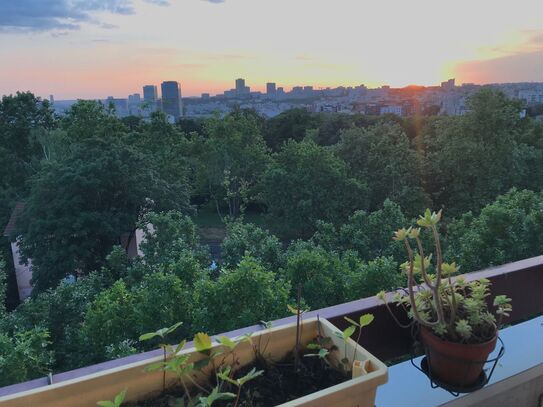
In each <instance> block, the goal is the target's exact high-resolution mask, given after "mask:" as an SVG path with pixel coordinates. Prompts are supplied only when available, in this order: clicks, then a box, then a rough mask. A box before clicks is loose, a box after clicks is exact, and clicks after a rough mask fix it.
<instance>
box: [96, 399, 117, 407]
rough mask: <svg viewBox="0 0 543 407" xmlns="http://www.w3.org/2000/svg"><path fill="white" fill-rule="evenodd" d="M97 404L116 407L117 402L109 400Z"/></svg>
mask: <svg viewBox="0 0 543 407" xmlns="http://www.w3.org/2000/svg"><path fill="white" fill-rule="evenodd" d="M96 404H97V405H99V406H102V407H115V404H113V402H111V401H109V400H103V401H99V402H98V403H96Z"/></svg>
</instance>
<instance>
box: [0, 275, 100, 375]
mask: <svg viewBox="0 0 543 407" xmlns="http://www.w3.org/2000/svg"><path fill="white" fill-rule="evenodd" d="M106 287H107V281H106V280H105V279H104V277H103V276H102V275H100V274H99V273H96V272H94V273H91V274H89V275H88V276H85V277H82V278H80V279H78V280H77V282H75V283H73V284H70V283H67V282H62V283H61V284H59V285H58V287H57V288H56V289H54V290H48V291H46V292H44V293H41V294H39V295H37V296H35V297H34V298H31V299H29V300H27V301H25V302H23V303H22V304H21V305H20V306H19V307H18V308H17V309H16V310H14V311H13V312H11V313H10V314H8V316H7V317H6V325H7V327H6V331H7V330H8V329H9V331H10V332H11V333H13V334H14V333H17V332H19V331H25V330H31V329H33V328H34V327H39V328H41V329H43V330H46V331H47V332H48V333H49V335H50V339H51V343H52V349H53V350H54V360H55V367H58V366H61V367H62V369H63V370H70V369H75V368H78V367H81V366H83V365H84V364H85V363H87V355H88V354H89V353H92V352H93V349H85V348H83V343H82V341H81V336H80V333H79V331H80V325H81V323H82V322H83V319H84V317H85V314H86V312H87V310H88V308H89V306H90V304H91V303H92V301H93V300H94V299H95V298H96V296H97V295H98V294H99V293H100V292H101V291H103V290H104V289H105V288H106Z"/></svg>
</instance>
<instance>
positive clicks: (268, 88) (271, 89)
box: [266, 82, 276, 96]
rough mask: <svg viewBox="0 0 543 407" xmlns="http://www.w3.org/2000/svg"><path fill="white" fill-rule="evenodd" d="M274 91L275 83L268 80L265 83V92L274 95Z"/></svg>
mask: <svg viewBox="0 0 543 407" xmlns="http://www.w3.org/2000/svg"><path fill="white" fill-rule="evenodd" d="M275 92H276V89H275V83H274V82H268V83H267V84H266V94H267V95H268V96H275Z"/></svg>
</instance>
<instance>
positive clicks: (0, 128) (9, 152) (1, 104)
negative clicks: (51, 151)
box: [0, 92, 56, 225]
mask: <svg viewBox="0 0 543 407" xmlns="http://www.w3.org/2000/svg"><path fill="white" fill-rule="evenodd" d="M55 125H56V123H55V120H54V117H53V110H52V109H51V106H50V105H49V102H48V101H47V100H43V101H42V100H41V99H40V98H38V97H35V96H34V95H33V94H32V93H30V92H17V94H16V95H9V96H3V97H2V99H1V100H0V162H1V163H2V171H0V224H1V225H5V224H6V223H7V220H8V219H9V213H10V210H11V208H12V207H13V204H14V203H15V201H16V200H20V199H21V196H24V195H25V194H26V193H27V191H28V188H27V185H26V180H27V179H28V177H30V176H31V175H32V174H34V173H35V172H36V170H37V168H39V160H40V159H42V158H43V150H42V145H40V142H39V140H38V139H37V138H36V137H35V136H34V131H35V130H37V129H41V130H43V131H46V130H49V129H53V128H54V127H55Z"/></svg>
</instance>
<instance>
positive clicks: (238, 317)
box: [193, 257, 290, 332]
mask: <svg viewBox="0 0 543 407" xmlns="http://www.w3.org/2000/svg"><path fill="white" fill-rule="evenodd" d="M289 292H290V283H289V282H288V281H284V280H281V279H278V278H277V277H276V275H275V273H273V272H272V271H268V270H266V269H265V268H264V267H262V266H261V265H260V264H258V263H257V262H256V261H255V260H254V259H252V258H250V257H247V258H244V259H243V260H242V261H241V262H240V263H239V265H238V267H237V268H235V269H231V270H224V271H222V273H221V275H220V276H219V278H218V279H217V280H216V281H213V280H210V279H207V280H201V281H199V282H197V283H196V286H195V292H194V308H193V317H194V320H193V321H194V326H195V328H197V329H201V330H204V331H208V332H226V331H229V330H232V329H235V328H239V327H242V326H247V325H251V324H255V323H257V322H258V321H260V320H271V319H276V318H279V317H282V316H284V315H285V311H286V308H287V302H288V296H289Z"/></svg>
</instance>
